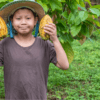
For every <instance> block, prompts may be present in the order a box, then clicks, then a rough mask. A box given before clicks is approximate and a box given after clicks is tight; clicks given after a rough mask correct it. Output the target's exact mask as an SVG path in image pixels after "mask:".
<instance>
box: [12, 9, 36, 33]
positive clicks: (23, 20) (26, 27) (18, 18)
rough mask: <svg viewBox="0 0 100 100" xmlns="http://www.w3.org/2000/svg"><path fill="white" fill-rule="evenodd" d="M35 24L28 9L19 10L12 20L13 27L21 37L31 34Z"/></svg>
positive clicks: (34, 19)
mask: <svg viewBox="0 0 100 100" xmlns="http://www.w3.org/2000/svg"><path fill="white" fill-rule="evenodd" d="M36 23H37V19H36V18H34V15H33V13H32V12H31V11H30V10H28V9H19V10H18V11H16V12H15V14H14V16H13V19H12V25H13V27H14V28H15V30H16V31H17V32H18V33H19V34H21V35H27V34H31V33H32V31H33V28H34V25H36Z"/></svg>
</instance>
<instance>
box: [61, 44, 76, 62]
mask: <svg viewBox="0 0 100 100" xmlns="http://www.w3.org/2000/svg"><path fill="white" fill-rule="evenodd" d="M61 45H62V47H63V49H64V51H65V52H66V55H67V58H68V62H69V64H70V63H71V62H72V61H73V58H74V52H73V49H72V47H71V45H70V44H69V43H68V42H65V43H61Z"/></svg>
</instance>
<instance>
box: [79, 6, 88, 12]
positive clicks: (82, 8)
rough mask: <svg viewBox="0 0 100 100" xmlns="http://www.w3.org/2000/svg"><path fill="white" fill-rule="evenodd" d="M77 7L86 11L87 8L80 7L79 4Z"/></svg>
mask: <svg viewBox="0 0 100 100" xmlns="http://www.w3.org/2000/svg"><path fill="white" fill-rule="evenodd" d="M78 7H79V8H81V10H84V11H87V9H86V8H85V7H82V6H81V5H78Z"/></svg>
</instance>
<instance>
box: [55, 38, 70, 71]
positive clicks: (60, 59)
mask: <svg viewBox="0 0 100 100" xmlns="http://www.w3.org/2000/svg"><path fill="white" fill-rule="evenodd" d="M53 44H54V47H55V51H56V57H57V63H56V66H57V67H59V68H61V69H63V70H66V69H68V68H69V62H68V59H67V55H66V53H65V51H64V49H63V47H62V45H61V44H60V42H59V40H58V38H57V39H56V41H54V42H53Z"/></svg>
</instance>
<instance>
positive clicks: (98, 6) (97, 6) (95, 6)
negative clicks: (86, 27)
mask: <svg viewBox="0 0 100 100" xmlns="http://www.w3.org/2000/svg"><path fill="white" fill-rule="evenodd" d="M91 8H98V9H100V5H93V6H92V7H91Z"/></svg>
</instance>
